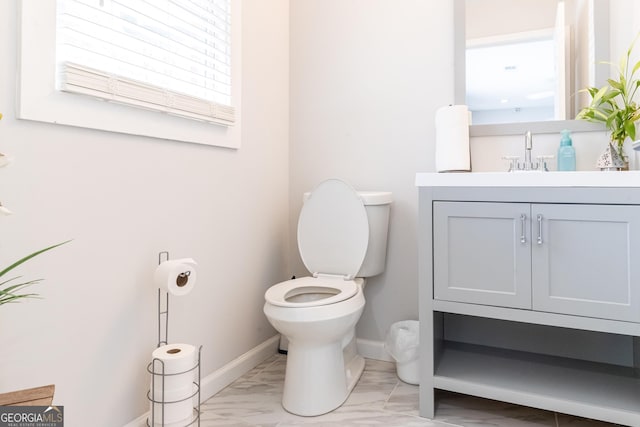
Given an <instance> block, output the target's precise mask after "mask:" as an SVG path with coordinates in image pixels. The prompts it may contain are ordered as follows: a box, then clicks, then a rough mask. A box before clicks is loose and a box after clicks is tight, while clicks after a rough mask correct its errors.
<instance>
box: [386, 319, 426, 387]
mask: <svg viewBox="0 0 640 427" xmlns="http://www.w3.org/2000/svg"><path fill="white" fill-rule="evenodd" d="M419 325H420V324H419V322H418V321H417V320H404V321H401V322H396V323H394V324H393V325H391V327H390V328H389V332H388V333H387V339H386V341H385V343H384V347H385V349H386V350H387V351H388V352H389V354H390V355H391V357H393V358H394V359H395V361H396V373H397V374H398V378H400V379H401V380H402V381H404V382H405V383H409V384H415V385H418V383H419V381H420V376H419V369H418V366H419V359H420V357H419V352H418V350H419V344H420V338H419V337H420V335H419V334H420V327H419Z"/></svg>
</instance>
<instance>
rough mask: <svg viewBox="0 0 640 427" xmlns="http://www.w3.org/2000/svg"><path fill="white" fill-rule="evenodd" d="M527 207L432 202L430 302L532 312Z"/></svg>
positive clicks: (521, 205) (525, 204) (499, 204)
mask: <svg viewBox="0 0 640 427" xmlns="http://www.w3.org/2000/svg"><path fill="white" fill-rule="evenodd" d="M529 211H530V205H529V204H527V203H481V202H434V204H433V244H434V252H433V258H434V260H433V264H434V272H433V274H434V289H433V292H434V298H436V299H441V300H447V301H458V302H466V303H475V304H484V305H496V306H500V307H513V308H531V245H530V244H529V241H530V240H531V239H530V235H531V232H530V227H529V226H528V222H527V218H528V217H529V215H530V214H529Z"/></svg>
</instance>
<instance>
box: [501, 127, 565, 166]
mask: <svg viewBox="0 0 640 427" xmlns="http://www.w3.org/2000/svg"><path fill="white" fill-rule="evenodd" d="M531 150H533V136H532V135H531V131H530V130H528V131H526V132H525V133H524V162H522V163H521V162H520V157H519V156H503V157H502V158H503V159H504V160H509V162H510V164H509V172H514V171H525V172H532V171H542V172H547V171H548V170H549V168H548V167H547V160H548V159H552V158H553V156H537V157H536V161H535V162H533V161H531Z"/></svg>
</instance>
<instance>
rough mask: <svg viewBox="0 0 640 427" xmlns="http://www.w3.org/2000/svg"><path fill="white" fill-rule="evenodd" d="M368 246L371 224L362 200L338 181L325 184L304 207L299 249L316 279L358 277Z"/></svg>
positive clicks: (314, 192) (348, 187) (328, 181)
mask: <svg viewBox="0 0 640 427" xmlns="http://www.w3.org/2000/svg"><path fill="white" fill-rule="evenodd" d="M368 242H369V221H368V218H367V211H366V210H365V207H364V203H363V202H362V199H360V197H359V196H358V193H357V192H356V191H355V190H354V189H353V188H352V187H351V186H350V185H348V184H346V183H345V182H343V181H340V180H338V179H330V180H327V181H324V182H322V183H321V184H320V185H318V186H317V187H316V189H315V190H313V191H312V192H311V194H310V195H309V198H308V199H307V201H306V202H305V203H304V205H303V206H302V210H301V212H300V218H299V220H298V248H299V249H300V256H301V257H302V261H303V262H304V265H305V266H306V267H307V269H308V270H309V271H310V272H312V273H313V274H314V276H315V275H317V274H334V275H339V276H347V277H348V278H353V277H355V275H356V273H357V272H358V270H360V267H361V266H362V262H363V261H364V257H365V255H366V253H367V244H368Z"/></svg>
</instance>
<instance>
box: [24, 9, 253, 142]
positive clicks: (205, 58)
mask: <svg viewBox="0 0 640 427" xmlns="http://www.w3.org/2000/svg"><path fill="white" fill-rule="evenodd" d="M56 3H57V6H56ZM20 13H21V20H20V23H21V29H20V31H21V45H20V47H19V48H20V57H19V76H20V81H19V103H18V104H19V105H18V117H19V118H24V119H30V120H39V121H45V122H53V123H61V124H68V125H73V126H82V127H88V128H95V129H103V130H109V131H115V132H124V133H130V134H136V135H147V136H153V137H158V138H165V139H175V140H181V141H189V142H197V143H203V144H209V145H219V146H224V147H234V148H235V147H238V146H239V140H240V138H239V135H240V117H239V114H238V112H239V107H240V93H241V92H240V84H239V83H240V60H239V59H240V53H241V50H240V29H239V24H240V19H239V15H240V1H239V0H162V1H157V0H156V1H150V0H58V1H57V2H49V1H47V2H42V1H40V0H23V1H22V2H21V11H20ZM56 41H57V42H56ZM56 71H57V73H56ZM79 94H80V95H79ZM86 95H90V96H86ZM104 100H107V101H112V102H102V101H104ZM122 104H128V105H127V106H123V105H122ZM138 107H142V108H138Z"/></svg>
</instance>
